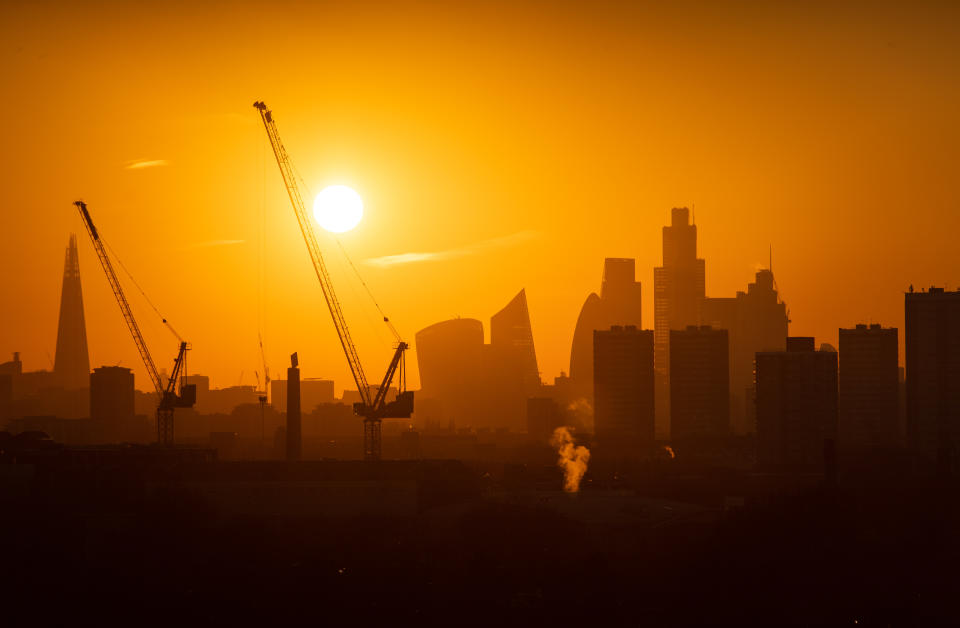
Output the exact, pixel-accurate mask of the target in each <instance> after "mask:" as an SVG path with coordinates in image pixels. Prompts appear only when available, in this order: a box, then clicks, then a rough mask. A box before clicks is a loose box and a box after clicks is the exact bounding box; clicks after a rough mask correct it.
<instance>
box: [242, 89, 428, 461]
mask: <svg viewBox="0 0 960 628" xmlns="http://www.w3.org/2000/svg"><path fill="white" fill-rule="evenodd" d="M253 106H254V107H255V108H256V109H257V111H259V112H260V118H261V120H262V121H263V127H264V129H266V131H267V137H268V138H269V139H270V146H271V147H272V148H273V154H274V157H276V159H277V166H278V167H279V168H280V175H281V176H282V177H283V183H284V185H285V186H286V188H287V196H289V197H290V204H291V205H292V206H293V212H294V214H296V217H297V222H298V223H299V224H300V232H301V233H302V234H303V241H304V243H305V244H306V245H307V251H308V252H309V254H310V260H311V261H312V262H313V269H314V272H316V274H317V279H318V280H319V281H320V289H321V290H322V291H323V298H324V300H325V301H326V303H327V309H328V310H329V311H330V317H331V318H332V319H333V326H334V327H335V328H336V331H337V337H338V338H339V339H340V346H341V347H342V348H343V353H344V355H345V356H346V358H347V364H348V366H349V367H350V373H351V375H353V381H354V382H355V383H356V384H357V389H358V390H359V392H360V398H361V400H362V401H358V402H357V403H355V404H353V412H354V414H356V415H358V416H360V417H363V457H364V459H365V460H372V461H375V460H379V459H380V451H381V439H380V432H381V429H380V427H381V426H380V422H381V420H382V419H387V418H409V417H410V415H411V414H413V391H408V390H406V376H405V371H406V367H405V365H406V360H405V358H404V352H405V351H406V350H407V348H408V347H409V345H408V344H407V343H406V342H404V341H403V340H400V339H399V338H398V342H397V347H396V350H395V352H394V354H393V359H392V360H390V364H389V366H388V367H387V372H386V373H385V374H384V376H383V380H382V381H381V382H380V387H379V388H377V390H376V393H375V394H374V393H373V392H372V391H371V388H370V386H369V385H368V384H367V376H366V374H365V373H364V372H363V366H362V365H361V364H360V357H359V356H358V355H357V348H356V346H355V345H354V344H353V339H352V338H351V337H350V329H349V328H348V327H347V321H346V318H345V317H344V315H343V310H342V309H341V308H340V302H339V300H338V299H337V295H336V293H335V292H334V290H333V283H332V282H331V281H330V274H329V273H328V272H327V266H326V263H325V262H324V261H323V254H322V253H321V252H320V246H319V244H317V237H316V234H315V233H314V230H313V224H312V223H311V222H310V220H309V218H308V215H307V210H306V208H305V207H304V204H303V196H302V195H301V193H300V188H299V186H298V184H297V176H296V171H295V170H294V167H293V162H292V161H291V160H290V156H289V155H288V154H287V150H286V148H284V146H283V142H282V141H281V140H280V134H279V132H278V131H277V125H276V122H275V121H274V119H273V112H272V111H270V110H269V109H267V106H266V105H265V104H264V103H263V102H262V101H258V102H255V103H253ZM383 321H384V322H385V323H387V324H389V322H390V321H389V319H387V317H384V318H383ZM398 370H399V383H398V388H399V394H398V395H397V398H396V399H394V400H393V401H387V400H386V397H387V392H388V391H389V389H390V384H391V383H392V382H393V378H394V376H396V375H397V371H398Z"/></svg>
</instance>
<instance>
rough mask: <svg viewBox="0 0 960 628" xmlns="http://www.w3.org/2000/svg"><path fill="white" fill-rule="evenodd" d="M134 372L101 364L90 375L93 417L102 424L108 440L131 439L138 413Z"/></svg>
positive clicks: (91, 411) (91, 413)
mask: <svg viewBox="0 0 960 628" xmlns="http://www.w3.org/2000/svg"><path fill="white" fill-rule="evenodd" d="M134 398H135V393H134V377H133V371H132V370H130V369H128V368H124V367H122V366H101V367H98V368H95V369H93V372H92V373H91V374H90V418H91V419H93V420H94V421H97V422H100V423H101V424H102V425H103V429H104V432H105V433H106V434H107V435H108V438H109V440H114V441H116V440H128V439H129V436H130V434H131V433H132V429H133V421H134V417H135V415H136V411H135V404H134Z"/></svg>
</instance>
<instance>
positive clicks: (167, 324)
mask: <svg viewBox="0 0 960 628" xmlns="http://www.w3.org/2000/svg"><path fill="white" fill-rule="evenodd" d="M100 241H101V242H103V244H104V245H105V246H106V247H107V248H108V249H109V250H110V255H112V256H113V259H115V260H117V264H119V265H120V268H122V269H123V272H125V273H126V274H127V277H129V278H130V281H132V282H133V285H134V286H136V287H137V290H139V291H140V294H142V295H143V298H144V299H146V300H147V303H149V304H150V307H152V308H153V311H154V312H156V313H157V316H159V317H160V320H161V321H163V324H164V325H166V326H167V329H169V330H170V331H171V332H172V333H173V335H174V336H176V337H177V340H179V341H180V342H183V338H181V337H180V334H178V333H177V330H176V329H174V328H173V325H171V324H170V323H168V322H167V317H166V316H164V315H163V314H162V313H161V312H160V310H159V309H157V306H156V305H154V304H153V301H151V300H150V297H148V296H147V293H146V292H144V290H143V288H141V287H140V284H139V283H137V280H136V279H134V278H133V275H132V274H131V273H130V271H129V270H127V267H126V266H124V264H123V261H122V260H121V259H120V257H119V256H118V255H117V252H116V251H114V250H113V247H112V246H110V243H109V242H107V241H106V240H104V239H103V232H102V231H101V232H100Z"/></svg>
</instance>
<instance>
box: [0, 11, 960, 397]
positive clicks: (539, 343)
mask: <svg viewBox="0 0 960 628" xmlns="http://www.w3.org/2000/svg"><path fill="white" fill-rule="evenodd" d="M64 4H68V5H69V6H65V7H58V6H56V5H54V4H52V3H22V4H14V5H12V6H10V7H8V8H6V9H5V16H4V19H3V21H2V24H0V35H2V36H0V50H2V56H3V64H2V70H0V72H2V83H0V91H2V96H3V98H2V102H3V106H4V114H5V116H4V117H5V124H4V142H3V147H4V150H3V153H2V160H3V163H2V164H0V166H2V167H0V176H2V181H3V192H4V195H3V196H4V198H3V206H4V208H3V210H2V227H3V228H2V229H0V264H2V267H3V277H4V281H3V284H4V285H3V307H2V308H0V360H5V359H9V358H7V357H6V356H7V355H8V354H9V353H10V352H12V351H15V350H19V351H21V352H22V357H23V360H24V362H25V367H26V368H28V369H38V368H50V363H49V361H48V358H47V353H48V352H49V354H50V355H52V354H53V350H54V346H55V341H56V338H55V336H56V327H57V307H58V302H59V291H60V279H61V272H62V264H63V251H64V247H65V246H66V243H67V238H68V234H69V233H70V232H77V233H78V234H81V240H80V247H81V248H80V256H81V272H82V275H83V289H84V299H85V306H86V317H87V328H88V336H89V342H90V356H91V366H92V367H93V366H99V365H101V364H121V365H125V366H131V367H133V368H134V369H135V371H136V374H137V383H138V387H140V388H143V387H145V386H146V380H145V374H144V371H143V369H142V367H141V365H140V363H139V360H138V357H137V354H136V351H135V349H134V346H133V343H132V341H131V340H130V338H129V336H128V334H127V331H126V329H125V328H124V326H123V322H122V319H121V317H120V313H119V311H118V309H117V306H116V304H115V303H114V302H113V298H112V296H111V294H110V293H109V290H108V287H107V284H106V281H105V279H104V277H103V275H102V272H101V270H100V268H99V266H98V265H97V260H96V258H95V256H94V254H93V251H92V249H91V247H90V244H89V241H88V240H87V238H86V234H85V233H83V227H82V225H81V222H80V220H79V217H78V216H77V214H76V210H75V208H74V207H73V206H72V205H71V202H72V201H73V200H75V199H78V198H83V199H84V200H86V201H87V203H88V204H89V206H90V209H91V212H92V213H93V216H94V219H95V221H96V222H97V224H98V226H99V227H100V228H101V230H102V232H103V234H104V237H105V238H106V239H107V241H108V242H109V243H110V244H111V246H112V247H113V249H114V250H115V251H116V253H117V254H118V255H119V256H120V259H121V260H122V261H123V262H124V264H125V265H126V266H127V267H128V268H129V269H130V270H131V272H132V273H133V274H134V276H135V277H136V278H137V280H138V282H139V283H140V284H141V285H142V286H143V287H144V289H145V290H146V291H147V293H148V294H149V295H150V297H151V299H152V300H153V301H154V302H155V303H156V304H157V305H158V306H159V307H160V309H161V310H162V311H163V312H164V313H165V314H166V315H167V317H168V318H169V319H170V321H171V322H172V323H173V324H174V326H175V327H176V328H177V330H178V331H179V332H180V333H181V334H182V335H183V336H184V337H185V338H187V339H188V340H190V341H191V342H192V343H193V346H194V351H193V352H192V353H191V355H190V362H189V367H190V371H191V372H199V373H204V374H208V375H210V376H211V377H212V380H213V384H214V385H215V386H228V385H234V384H237V383H240V382H242V383H245V384H253V383H254V381H255V380H254V374H253V373H254V371H258V370H260V360H259V350H258V348H257V333H258V328H262V330H263V334H264V340H265V343H266V348H267V354H268V360H269V362H270V364H271V366H272V368H273V371H274V375H275V376H282V375H280V373H281V372H282V369H283V368H285V367H286V366H287V365H288V357H287V356H288V355H289V354H290V353H291V352H293V351H298V352H299V354H300V361H301V365H302V367H303V371H304V375H305V376H308V377H332V378H334V379H336V380H337V389H338V391H339V390H340V389H342V388H344V387H345V386H346V387H352V383H351V382H350V381H349V375H348V371H347V369H346V365H345V361H344V359H343V356H342V354H341V351H340V348H339V345H338V343H337V342H336V338H335V335H334V333H333V327H332V324H331V322H330V319H329V316H328V314H327V312H326V310H325V309H324V306H323V300H322V297H321V294H320V290H319V288H318V286H317V281H316V278H315V277H314V276H313V271H312V269H311V268H310V264H309V260H308V257H307V254H306V250H305V248H304V246H303V244H302V242H301V240H300V235H299V232H298V229H297V226H296V222H295V220H294V217H293V213H292V211H291V209H290V207H289V206H288V202H287V200H286V197H285V193H284V190H283V187H282V183H281V180H280V176H279V173H278V171H277V168H276V164H275V163H274V162H273V161H272V156H271V155H270V154H269V153H268V152H267V151H268V150H269V149H268V146H267V143H266V137H265V134H264V131H263V128H262V126H261V125H260V121H259V117H258V115H257V112H256V111H255V110H254V109H253V108H252V106H251V104H252V103H253V101H254V100H259V99H263V100H265V101H266V103H267V104H268V105H269V106H270V107H271V108H272V109H273V110H274V112H275V115H276V119H277V122H278V125H279V129H280V132H281V134H282V136H283V139H284V141H285V143H286V146H287V148H288V150H289V151H290V154H291V155H292V157H293V159H294V160H295V163H296V164H297V167H298V169H299V170H300V172H301V174H302V175H303V177H304V179H305V181H306V182H307V184H308V185H309V186H310V189H311V192H312V194H315V193H316V192H318V191H319V190H320V189H322V188H323V187H324V186H326V185H329V184H334V183H343V184H346V185H350V186H352V187H354V188H355V189H356V190H357V191H358V192H359V193H360V194H361V195H362V197H363V199H364V202H365V216H364V220H363V221H362V222H361V224H360V225H359V227H357V228H356V229H354V230H353V231H351V232H349V233H346V234H344V235H343V236H341V241H342V243H343V246H344V248H345V249H346V250H347V251H348V252H349V254H350V255H351V257H352V258H353V259H354V261H355V262H356V263H357V265H358V267H359V268H360V269H361V272H362V273H363V274H364V276H365V278H366V280H367V282H368V284H369V286H370V288H371V290H372V291H373V293H374V294H375V295H376V296H377V298H378V300H379V301H380V302H381V304H382V305H383V307H384V309H385V310H386V311H387V312H388V314H389V315H390V316H391V318H392V319H393V321H394V322H395V324H396V326H397V327H398V329H400V330H401V332H402V333H403V334H404V335H405V337H406V338H407V339H408V340H410V341H412V339H413V335H414V333H415V332H416V331H417V330H418V329H420V328H422V327H425V326H426V325H429V324H431V323H434V322H437V321H439V320H442V319H446V318H451V317H454V316H463V317H475V318H480V319H482V320H483V321H484V325H485V326H487V325H488V322H489V321H488V319H489V316H490V315H491V314H492V313H494V312H495V311H496V310H497V309H499V308H500V307H502V306H503V305H504V304H505V303H506V302H507V301H508V299H509V298H510V297H512V296H513V295H514V294H515V293H516V292H517V291H519V290H520V289H521V288H526V290H527V296H528V299H529V304H530V310H531V317H532V322H533V329H534V338H535V342H536V350H537V356H538V358H539V362H540V368H541V371H542V373H543V377H544V379H545V380H547V381H549V380H551V379H552V377H553V376H555V375H557V374H558V373H559V372H560V371H561V370H566V368H567V366H568V360H569V350H570V341H571V338H572V333H573V327H574V324H575V322H576V317H577V314H578V312H579V308H580V305H581V304H582V302H583V300H584V298H585V297H586V295H587V294H588V293H589V292H590V291H592V290H598V289H599V285H600V274H601V268H602V260H603V258H604V257H605V256H618V257H619V256H623V257H635V258H637V267H638V275H639V279H640V280H641V281H642V282H643V290H644V318H645V326H647V327H652V323H653V301H652V297H653V289H652V288H653V286H652V279H653V273H652V268H653V267H654V266H655V265H657V264H658V263H659V261H660V252H661V251H660V247H661V245H660V228H661V226H662V225H664V224H665V223H666V222H667V221H668V219H669V210H670V208H671V207H673V206H679V205H688V206H689V205H695V211H696V221H697V224H698V226H699V228H700V245H699V252H700V255H701V256H702V257H704V258H706V260H707V294H708V295H709V296H729V295H732V294H733V293H734V292H735V291H736V290H738V289H744V288H745V286H746V284H747V282H748V281H750V280H751V279H752V277H753V273H754V270H755V269H756V268H757V267H759V266H765V265H766V262H767V255H768V247H769V246H770V245H772V246H773V264H774V271H775V275H776V278H777V283H778V285H779V287H780V289H781V292H782V295H783V297H784V298H785V300H786V301H787V303H788V306H789V308H790V312H791V318H792V320H793V323H792V325H791V328H790V329H791V333H793V334H797V335H815V336H817V337H818V338H819V339H820V340H823V341H827V342H831V343H835V342H836V337H837V327H838V326H852V325H854V324H855V323H857V322H880V323H883V324H885V325H895V326H902V319H903V296H902V293H903V291H904V290H906V289H907V286H908V285H909V284H911V283H913V284H915V285H916V286H917V287H920V286H929V285H930V284H937V285H946V286H948V287H949V288H953V289H955V288H957V286H958V284H960V264H958V262H960V252H958V250H960V247H958V246H957V245H956V236H957V233H960V211H958V207H957V191H956V190H957V185H956V177H957V171H958V157H957V148H956V147H957V145H958V139H960V137H958V136H960V126H958V124H957V122H956V112H957V111H958V105H960V103H958V93H960V79H958V77H960V67H958V60H960V55H958V43H957V42H960V32H958V31H960V20H958V19H957V18H958V17H960V16H958V15H957V9H955V8H951V7H946V6H944V7H941V6H939V5H934V4H931V5H929V6H918V5H916V4H912V3H911V4H910V5H909V6H904V7H899V8H896V7H894V6H893V5H891V6H889V7H888V6H884V5H876V4H863V5H850V6H847V7H837V6H835V5H834V4H833V3H829V4H826V3H825V4H824V5H822V6H821V5H817V4H816V3H815V4H814V5H810V4H804V5H803V6H796V7H794V8H783V7H776V8H775V7H769V6H765V5H763V4H756V5H753V4H750V3H736V4H732V5H729V6H726V7H721V6H717V5H715V4H713V3H710V5H709V6H703V5H701V4H699V3H696V4H672V8H662V7H660V8H655V7H657V5H655V4H651V5H633V6H632V7H631V8H627V7H623V6H621V5H620V4H616V3H582V4H581V3H578V4H562V3H554V2H549V3H548V2H543V3H534V4H529V5H526V7H523V8H521V7H518V6H516V3H477V4H476V6H472V7H471V6H462V7H461V8H457V9H454V8H450V7H448V6H445V5H443V4H441V3H429V2H421V3H414V4H400V3H383V4H367V5H360V4H357V3H343V4H342V5H331V6H323V7H315V6H312V5H311V4H310V3H290V4H284V3H262V2H258V3H248V4H243V3H210V4H205V3H195V2H190V3H187V2H183V3H178V2H172V3H171V2H165V3H141V4H138V5H136V6H128V5H127V4H126V3H64ZM155 160H163V161H164V162H165V164H163V165H153V166H150V167H143V168H136V169H130V168H127V166H128V165H129V164H131V163H132V162H137V161H155ZM312 194H311V196H310V197H309V199H308V203H310V204H312ZM262 216H264V217H263V218H262ZM264 223H265V225H266V228H265V230H264V229H263V228H262V226H263V224H264ZM519 232H534V235H532V236H531V237H525V238H516V239H514V240H510V239H508V242H507V243H504V244H500V245H490V246H486V247H473V246H472V245H474V244H476V243H478V242H481V241H486V240H490V239H495V238H502V237H504V236H510V235H511V234H516V233H519ZM264 237H265V242H266V245H265V247H264V248H263V250H264V251H265V255H263V256H262V257H261V244H260V242H261V238H264ZM236 240H241V241H243V242H240V243H237V242H234V243H230V244H227V243H223V242H222V241H236ZM323 240H324V242H325V243H326V245H325V246H326V250H327V251H328V252H329V253H328V257H329V259H330V266H331V271H332V272H333V275H334V278H335V280H336V281H337V282H338V284H337V287H338V290H339V293H340V295H341V298H342V300H343V301H344V306H345V308H346V310H347V315H348V317H349V319H350V322H351V326H352V330H353V332H354V334H355V337H356V340H357V343H358V346H359V350H360V353H361V356H362V358H363V360H364V363H365V365H366V368H367V371H368V376H369V378H370V379H371V380H378V379H379V377H380V376H381V374H382V371H383V368H384V367H385V366H386V363H387V361H388V359H389V357H390V353H391V349H390V336H389V334H388V332H387V331H386V329H385V328H384V327H383V325H382V324H381V323H379V322H378V320H377V316H376V313H375V311H374V310H373V308H372V306H371V305H370V304H369V300H368V299H367V298H366V297H365V294H364V292H363V289H362V287H360V286H359V284H358V283H357V282H356V280H355V279H354V278H353V277H352V276H351V273H350V271H349V269H348V268H346V266H345V265H344V263H343V261H342V255H340V254H339V252H338V251H339V249H338V247H337V246H336V245H335V244H334V243H333V241H332V240H331V239H330V238H329V237H328V236H327V235H324V236H323ZM462 249H466V251H464V254H462V255H459V256H453V257H449V258H447V259H445V260H442V261H426V262H421V263H410V264H402V265H395V266H390V267H375V266H370V265H367V264H365V263H364V260H367V259H370V258H376V257H381V256H387V255H396V254H402V253H408V252H424V253H429V252H438V251H450V250H455V251H461V250H462ZM261 260H263V262H262V263H261ZM261 266H262V268H263V269H265V275H266V281H265V282H264V281H261V279H260V275H261ZM122 279H123V280H124V281H125V282H126V285H127V286H128V291H129V292H130V296H131V301H133V302H134V305H135V308H136V311H137V313H138V315H139V317H140V320H141V321H142V323H143V327H144V331H145V335H146V336H147V340H148V343H149V344H150V346H151V348H152V351H153V353H154V358H155V360H156V361H157V362H158V364H162V365H164V366H167V367H169V365H170V364H171V363H172V362H171V361H172V359H173V357H174V354H175V351H176V345H175V342H174V340H173V338H172V336H170V335H169V333H167V332H166V331H165V330H164V329H163V328H162V326H161V325H160V324H159V323H158V320H157V318H156V316H155V315H154V314H153V313H152V311H151V310H150V309H149V307H148V306H147V305H146V303H145V302H144V301H143V299H142V297H140V295H139V294H138V293H137V291H136V289H135V288H134V287H133V286H132V285H131V284H130V283H129V281H127V280H126V277H122ZM261 294H265V297H261V296H260V295H261ZM488 333H489V332H488ZM411 358H413V359H412V361H410V362H409V363H408V366H410V367H411V369H410V370H411V374H412V383H413V384H414V385H416V384H417V378H416V368H415V366H416V361H415V355H413V356H411Z"/></svg>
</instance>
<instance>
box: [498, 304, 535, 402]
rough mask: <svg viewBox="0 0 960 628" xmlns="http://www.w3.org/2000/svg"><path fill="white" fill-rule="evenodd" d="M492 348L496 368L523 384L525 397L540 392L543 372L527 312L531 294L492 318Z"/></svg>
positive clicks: (509, 305)
mask: <svg viewBox="0 0 960 628" xmlns="http://www.w3.org/2000/svg"><path fill="white" fill-rule="evenodd" d="M490 348H491V350H492V351H493V354H494V359H495V360H496V361H497V364H496V367H497V368H498V369H500V370H502V372H504V373H509V374H510V376H511V378H513V381H516V382H519V383H520V385H521V386H522V389H523V393H524V395H525V397H524V399H525V398H526V395H531V394H535V393H536V392H537V390H538V389H539V388H540V370H539V368H537V353H536V351H535V350H534V347H533V329H532V327H531V326H530V311H529V310H528V309H527V293H526V290H521V291H520V292H518V293H517V295H516V296H515V297H513V299H511V300H510V302H509V303H507V305H506V306H504V308H503V309H502V310H500V311H499V312H497V313H496V314H494V315H493V316H491V317H490Z"/></svg>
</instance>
